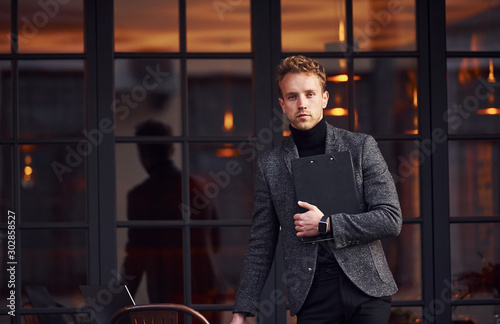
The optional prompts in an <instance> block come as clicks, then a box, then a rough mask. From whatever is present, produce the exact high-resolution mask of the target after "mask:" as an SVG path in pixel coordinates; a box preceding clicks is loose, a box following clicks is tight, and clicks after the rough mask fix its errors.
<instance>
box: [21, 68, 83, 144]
mask: <svg viewBox="0 0 500 324" xmlns="http://www.w3.org/2000/svg"><path fill="white" fill-rule="evenodd" d="M85 102H86V100H85V84H84V62H83V61H76V60H68V61H66V60H65V61H58V60H53V61H48V60H47V61H45V60H44V61H19V136H20V137H23V138H40V137H65V136H70V137H83V136H84V135H85V134H86V132H85Z"/></svg>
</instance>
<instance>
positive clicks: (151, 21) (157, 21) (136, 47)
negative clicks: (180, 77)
mask: <svg viewBox="0 0 500 324" xmlns="http://www.w3.org/2000/svg"><path fill="white" fill-rule="evenodd" d="M114 11H115V15H114V19H115V20H114V22H115V51H116V52H178V51H179V1H178V0H162V1H158V0H141V1H136V0H114Z"/></svg>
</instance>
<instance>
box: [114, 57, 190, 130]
mask: <svg viewBox="0 0 500 324" xmlns="http://www.w3.org/2000/svg"><path fill="white" fill-rule="evenodd" d="M181 101H182V100H181V97H180V77H179V60H154V59H116V60H115V102H114V111H115V126H116V129H115V135H116V136H133V135H134V133H135V128H136V127H137V125H138V124H139V123H141V122H143V121H145V120H148V119H156V120H159V121H162V122H164V123H167V124H169V125H170V127H171V128H172V135H175V136H177V135H181V134H182V120H181V116H182V114H181V106H182V104H181Z"/></svg>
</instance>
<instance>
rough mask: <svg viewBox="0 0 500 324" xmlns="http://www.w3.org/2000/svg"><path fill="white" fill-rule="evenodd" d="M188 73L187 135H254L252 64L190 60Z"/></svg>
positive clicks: (241, 61) (249, 61) (233, 61)
mask: <svg viewBox="0 0 500 324" xmlns="http://www.w3.org/2000/svg"><path fill="white" fill-rule="evenodd" d="M187 73H188V106H189V107H188V119H189V134H190V135H201V136H238V135H239V136H247V135H252V134H253V131H254V107H253V80H252V61H251V60H243V59H241V60H240V59H233V60H189V61H188V62H187Z"/></svg>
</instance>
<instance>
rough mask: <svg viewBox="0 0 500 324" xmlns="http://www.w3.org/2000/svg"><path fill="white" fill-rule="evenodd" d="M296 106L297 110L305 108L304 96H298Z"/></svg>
mask: <svg viewBox="0 0 500 324" xmlns="http://www.w3.org/2000/svg"><path fill="white" fill-rule="evenodd" d="M297 105H298V107H299V108H307V104H306V97H305V96H299V98H298V101H297Z"/></svg>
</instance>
